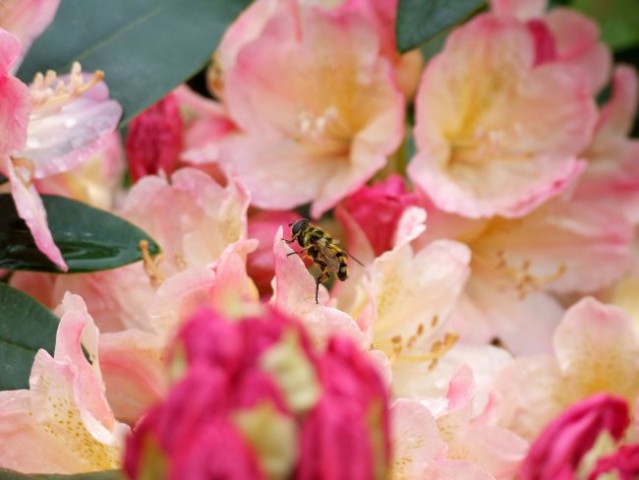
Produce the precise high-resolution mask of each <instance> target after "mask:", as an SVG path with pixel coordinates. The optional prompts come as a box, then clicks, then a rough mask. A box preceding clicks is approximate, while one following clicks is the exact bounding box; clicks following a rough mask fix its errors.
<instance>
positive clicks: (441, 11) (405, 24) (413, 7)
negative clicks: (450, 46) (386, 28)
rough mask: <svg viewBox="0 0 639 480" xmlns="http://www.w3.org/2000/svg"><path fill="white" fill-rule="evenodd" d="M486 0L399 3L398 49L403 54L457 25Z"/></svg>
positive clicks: (396, 26)
mask: <svg viewBox="0 0 639 480" xmlns="http://www.w3.org/2000/svg"><path fill="white" fill-rule="evenodd" d="M485 3H486V2H485V0H399V7H398V11H397V24H396V25H395V34H396V36H397V48H398V49H399V51H400V52H406V51H408V50H412V49H413V48H416V47H418V46H420V45H421V44H422V43H426V42H427V41H429V40H431V39H432V38H433V37H435V36H436V35H437V34H438V33H440V32H443V31H444V30H446V29H447V28H449V27H451V26H452V25H455V24H456V23H459V22H461V21H463V20H465V19H466V18H468V17H469V16H470V15H472V14H473V13H474V12H475V11H477V10H478V9H479V8H480V7H482V6H483V5H484V4H485Z"/></svg>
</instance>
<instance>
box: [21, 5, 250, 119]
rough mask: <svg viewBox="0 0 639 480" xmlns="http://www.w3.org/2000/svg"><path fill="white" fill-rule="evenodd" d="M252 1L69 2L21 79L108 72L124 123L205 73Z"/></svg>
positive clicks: (27, 61)
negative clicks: (78, 68)
mask: <svg viewBox="0 0 639 480" xmlns="http://www.w3.org/2000/svg"><path fill="white" fill-rule="evenodd" d="M249 3H250V1H249V0H62V3H61V5H60V9H59V10H58V13H57V15H56V17H55V20H54V22H53V24H52V25H51V26H50V27H49V29H48V30H47V31H46V32H45V33H44V34H43V35H42V36H41V37H40V38H39V39H38V40H36V42H35V43H34V45H33V46H32V48H31V50H30V51H29V54H28V55H27V58H26V59H25V61H24V63H23V64H22V67H21V68H20V71H19V72H18V76H19V77H20V78H21V79H22V80H23V81H25V82H30V81H31V80H32V79H33V76H34V74H35V73H36V72H39V71H43V70H46V69H53V70H56V71H57V72H58V73H68V71H69V69H70V67H71V64H72V62H73V61H75V60H77V61H79V62H81V63H82V67H83V69H84V70H86V71H93V70H97V69H100V70H103V71H104V72H105V75H106V76H105V81H106V83H107V85H108V86H109V89H110V91H111V96H112V97H113V98H115V99H116V100H118V101H119V102H120V103H121V104H122V106H123V108H124V116H123V118H122V120H121V124H126V123H127V122H128V121H129V120H130V119H131V118H132V117H134V116H135V115H137V114H138V113H139V112H141V111H142V110H144V109H145V108H146V107H148V106H150V105H152V104H153V103H155V102H156V101H158V100H159V99H160V98H162V97H163V96H164V95H165V94H166V93H168V92H169V91H170V90H172V89H173V88H174V87H176V86H177V85H179V84H180V83H182V82H184V81H185V80H187V79H188V78H189V77H191V76H193V75H194V74H195V73H196V72H198V71H199V70H201V68H202V67H203V66H204V64H205V63H206V62H207V61H208V60H209V58H210V55H211V52H212V51H213V49H214V48H215V46H216V45H217V42H218V41H219V39H220V37H221V35H222V33H223V32H224V30H225V29H226V27H227V26H228V24H229V23H230V22H231V21H232V20H233V19H234V18H235V17H236V16H237V14H238V13H239V12H240V11H241V10H242V9H243V8H245V7H246V6H247V5H248V4H249Z"/></svg>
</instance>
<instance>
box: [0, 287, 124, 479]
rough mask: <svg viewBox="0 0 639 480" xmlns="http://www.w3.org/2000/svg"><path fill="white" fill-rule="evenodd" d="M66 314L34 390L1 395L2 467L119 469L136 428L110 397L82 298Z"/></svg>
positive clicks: (67, 303) (42, 356) (37, 364)
mask: <svg viewBox="0 0 639 480" xmlns="http://www.w3.org/2000/svg"><path fill="white" fill-rule="evenodd" d="M60 314H61V315H60V317H61V318H60V326H59V328H58V334H57V336H56V347H55V353H54V356H53V357H51V356H50V355H49V354H48V353H47V352H45V351H44V350H40V351H39V352H38V353H37V355H36V358H35V361H34V363H33V367H32V370H31V376H30V378H29V385H30V389H29V390H15V391H4V392H0V432H2V445H3V447H2V452H3V455H2V457H1V458H0V466H1V467H3V468H10V469H14V470H18V471H21V472H26V473H80V472H90V471H99V470H106V469H113V468H118V467H119V465H120V456H121V453H122V448H123V440H124V436H125V435H126V433H127V432H128V430H129V428H128V427H127V426H126V425H124V424H122V423H120V422H118V421H116V420H115V418H114V415H113V412H112V411H111V409H110V406H109V404H108V403H107V401H106V398H105V395H104V384H103V383H102V376H101V371H100V361H99V358H98V352H97V347H98V330H97V328H96V327H95V325H94V323H93V319H92V318H91V316H90V315H89V313H88V312H87V309H86V305H85V304H84V302H83V300H82V298H81V297H78V296H77V295H71V294H67V295H65V297H64V299H63V301H62V306H61V310H60ZM85 351H86V354H88V356H89V358H90V359H91V361H90V362H89V361H88V360H87V358H86V357H85ZM34 448H35V449H37V453H34Z"/></svg>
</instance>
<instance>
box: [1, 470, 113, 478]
mask: <svg viewBox="0 0 639 480" xmlns="http://www.w3.org/2000/svg"><path fill="white" fill-rule="evenodd" d="M122 478H124V477H123V475H122V474H121V472H120V471H119V470H108V471H104V472H93V473H76V474H75V475H55V474H26V473H18V472H14V471H13V470H5V469H0V480H29V479H33V480H120V479H122Z"/></svg>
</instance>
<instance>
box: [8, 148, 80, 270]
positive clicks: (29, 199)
mask: <svg viewBox="0 0 639 480" xmlns="http://www.w3.org/2000/svg"><path fill="white" fill-rule="evenodd" d="M5 171H6V172H7V173H8V177H9V181H10V182H11V194H12V195H13V201H14V202H15V205H16V210H17V211H18V215H19V216H20V218H22V219H23V220H24V221H25V223H26V224H27V227H28V228H29V230H30V231H31V234H32V235H33V239H34V241H35V244H36V245H37V247H38V249H39V250H40V251H41V252H42V253H44V254H45V255H46V256H47V258H48V259H49V260H51V261H52V262H53V263H55V264H56V266H57V267H58V268H59V269H60V270H62V271H63V272H66V271H67V270H68V267H67V264H66V263H65V261H64V259H63V258H62V253H60V249H59V248H58V247H57V246H56V244H55V243H54V242H53V237H52V235H51V231H50V230H49V225H48V223H47V212H46V211H45V209H44V204H43V203H42V199H41V198H40V195H39V194H38V192H37V191H36V189H35V187H34V186H33V185H27V182H30V179H29V175H30V172H28V171H27V170H25V169H23V168H22V167H16V166H14V165H13V162H12V161H11V159H9V158H6V159H5ZM23 175H24V177H23Z"/></svg>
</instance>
